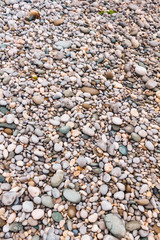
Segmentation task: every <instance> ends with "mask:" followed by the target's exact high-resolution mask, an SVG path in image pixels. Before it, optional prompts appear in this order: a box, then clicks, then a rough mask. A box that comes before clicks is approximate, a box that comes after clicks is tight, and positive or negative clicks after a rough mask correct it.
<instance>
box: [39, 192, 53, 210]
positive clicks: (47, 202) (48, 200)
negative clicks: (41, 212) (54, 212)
mask: <svg viewBox="0 0 160 240" xmlns="http://www.w3.org/2000/svg"><path fill="white" fill-rule="evenodd" d="M41 198H42V204H43V205H44V206H45V207H48V208H53V207H54V202H53V198H52V197H51V196H47V195H46V196H42V197H41Z"/></svg>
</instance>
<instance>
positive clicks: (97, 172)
mask: <svg viewBox="0 0 160 240" xmlns="http://www.w3.org/2000/svg"><path fill="white" fill-rule="evenodd" d="M92 171H93V172H94V173H96V174H101V173H102V169H101V168H93V169H92Z"/></svg>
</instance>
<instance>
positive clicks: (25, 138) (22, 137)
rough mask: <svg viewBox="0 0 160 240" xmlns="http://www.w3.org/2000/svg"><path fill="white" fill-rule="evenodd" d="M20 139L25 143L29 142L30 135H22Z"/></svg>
mask: <svg viewBox="0 0 160 240" xmlns="http://www.w3.org/2000/svg"><path fill="white" fill-rule="evenodd" d="M19 141H20V142H21V143H23V144H28V141H29V140H28V137H25V136H20V138H19Z"/></svg>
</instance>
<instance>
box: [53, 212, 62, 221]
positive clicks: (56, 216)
mask: <svg viewBox="0 0 160 240" xmlns="http://www.w3.org/2000/svg"><path fill="white" fill-rule="evenodd" d="M52 218H53V220H54V221H55V222H58V223H59V222H60V221H61V220H62V219H63V216H62V214H61V213H60V212H53V213H52Z"/></svg>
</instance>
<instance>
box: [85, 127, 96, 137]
mask: <svg viewBox="0 0 160 240" xmlns="http://www.w3.org/2000/svg"><path fill="white" fill-rule="evenodd" d="M82 132H83V133H84V134H86V135H88V136H90V137H93V136H94V134H95V132H94V130H93V129H92V128H89V127H87V126H84V127H83V129H82Z"/></svg>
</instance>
